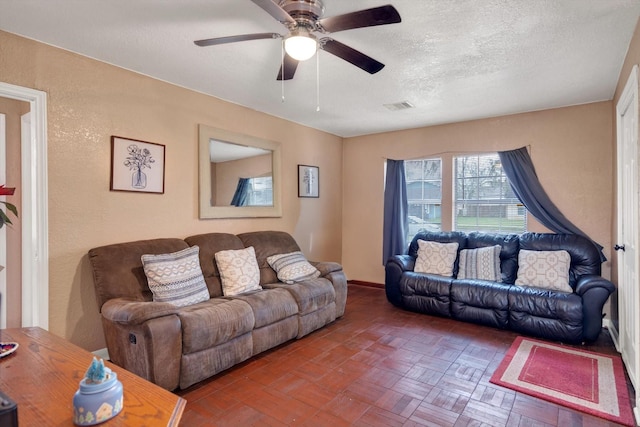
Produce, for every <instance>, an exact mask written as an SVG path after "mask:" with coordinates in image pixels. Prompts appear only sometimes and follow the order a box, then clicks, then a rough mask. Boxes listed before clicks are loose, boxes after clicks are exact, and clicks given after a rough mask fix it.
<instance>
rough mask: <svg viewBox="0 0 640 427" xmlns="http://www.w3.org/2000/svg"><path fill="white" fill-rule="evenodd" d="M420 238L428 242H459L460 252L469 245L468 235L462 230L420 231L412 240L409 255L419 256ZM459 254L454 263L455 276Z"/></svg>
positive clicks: (454, 274)
mask: <svg viewBox="0 0 640 427" xmlns="http://www.w3.org/2000/svg"><path fill="white" fill-rule="evenodd" d="M418 240H424V241H427V242H439V243H457V244H458V254H459V253H460V250H461V249H464V248H466V247H467V235H466V234H465V233H463V232H461V231H426V230H423V231H419V232H418V233H417V234H416V235H415V236H414V237H413V240H412V241H411V244H410V245H409V255H410V256H412V257H413V258H418V249H419V245H418ZM459 258H460V257H459V256H456V260H455V262H454V264H453V277H455V276H456V275H457V274H458V260H459Z"/></svg>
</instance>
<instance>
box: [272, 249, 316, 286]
mask: <svg viewBox="0 0 640 427" xmlns="http://www.w3.org/2000/svg"><path fill="white" fill-rule="evenodd" d="M267 262H268V263H269V265H270V266H271V268H273V269H274V270H275V272H276V274H277V275H278V280H280V281H281V282H284V283H288V284H290V285H291V284H293V283H296V282H302V281H304V280H308V279H315V278H316V277H318V276H320V272H319V271H318V269H317V268H315V267H314V266H313V265H311V264H310V263H309V261H307V259H306V258H305V257H304V255H303V254H302V252H300V251H297V252H291V253H288V254H279V255H271V256H270V257H268V258H267Z"/></svg>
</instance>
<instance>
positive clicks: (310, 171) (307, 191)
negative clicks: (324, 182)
mask: <svg viewBox="0 0 640 427" xmlns="http://www.w3.org/2000/svg"><path fill="white" fill-rule="evenodd" d="M298 197H315V198H318V197H320V168H319V167H318V166H308V165H298Z"/></svg>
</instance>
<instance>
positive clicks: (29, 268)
mask: <svg viewBox="0 0 640 427" xmlns="http://www.w3.org/2000/svg"><path fill="white" fill-rule="evenodd" d="M0 97H3V98H9V99H15V100H18V101H24V102H28V103H29V106H30V120H29V122H24V126H26V129H27V132H24V133H23V136H22V140H21V152H22V155H21V166H22V173H21V186H22V187H21V191H22V212H20V217H21V222H22V266H21V270H22V322H21V323H22V326H25V327H26V326H39V327H41V328H43V329H48V328H49V250H48V244H49V243H48V236H49V230H48V224H47V218H48V186H47V95H46V93H45V92H42V91H39V90H35V89H30V88H25V87H21V86H15V85H11V84H8V83H2V82H0Z"/></svg>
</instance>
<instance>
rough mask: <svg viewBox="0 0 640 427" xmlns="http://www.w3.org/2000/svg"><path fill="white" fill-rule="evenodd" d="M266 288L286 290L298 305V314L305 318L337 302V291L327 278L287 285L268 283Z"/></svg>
mask: <svg viewBox="0 0 640 427" xmlns="http://www.w3.org/2000/svg"><path fill="white" fill-rule="evenodd" d="M264 287H265V288H268V289H273V288H285V289H286V290H287V291H288V292H290V293H291V295H292V296H293V299H295V300H296V303H297V304H298V313H299V315H300V316H304V315H306V314H309V313H311V312H314V311H316V310H319V309H321V308H323V307H325V306H327V305H329V304H331V303H334V302H335V301H336V291H335V289H334V288H333V285H332V284H331V282H330V281H329V280H327V279H325V278H322V277H319V278H317V279H311V280H306V281H304V282H299V283H294V284H293V285H287V284H284V283H281V282H275V283H267V284H265V285H264Z"/></svg>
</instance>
